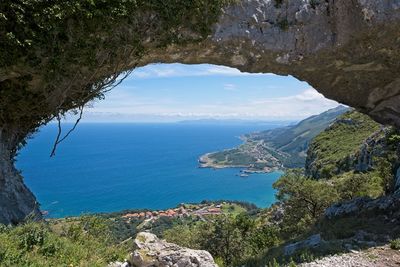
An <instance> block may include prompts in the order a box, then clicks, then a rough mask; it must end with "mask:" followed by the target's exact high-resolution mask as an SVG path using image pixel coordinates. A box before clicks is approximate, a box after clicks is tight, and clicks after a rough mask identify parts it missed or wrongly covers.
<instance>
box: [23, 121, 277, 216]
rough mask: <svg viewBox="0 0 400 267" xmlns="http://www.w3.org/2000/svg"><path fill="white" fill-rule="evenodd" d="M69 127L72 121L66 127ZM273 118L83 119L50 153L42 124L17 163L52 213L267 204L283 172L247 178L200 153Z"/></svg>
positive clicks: (52, 130) (229, 143) (48, 132)
mask: <svg viewBox="0 0 400 267" xmlns="http://www.w3.org/2000/svg"><path fill="white" fill-rule="evenodd" d="M64 127H66V128H68V127H71V125H64ZM273 127H276V125H274V124H255V125H249V124H243V125H242V124H239V125H218V124H204V123H202V124H196V123H168V124H111V123H110V124H92V123H87V124H84V123H82V124H80V125H79V126H78V128H77V129H76V131H75V132H73V133H72V134H71V135H70V137H69V138H68V139H66V140H65V141H64V142H63V143H61V144H60V145H59V147H58V149H57V154H56V156H55V157H53V158H50V157H49V155H50V152H51V147H52V144H53V142H54V139H55V136H56V134H57V132H56V125H55V124H50V125H48V126H46V127H43V128H42V129H41V130H40V132H39V133H37V134H35V136H34V137H33V138H32V139H31V140H29V142H28V145H27V146H26V147H25V148H23V149H22V150H21V152H20V154H19V156H18V158H17V167H18V168H19V169H20V170H21V171H22V174H23V176H24V177H25V181H26V183H27V185H28V186H29V188H30V189H31V190H32V191H33V193H34V194H35V195H36V196H37V198H38V200H39V202H40V203H41V208H42V210H46V211H49V216H50V217H64V216H74V215H80V214H83V213H93V212H113V211H120V210H124V209H136V208H138V209H139V208H150V209H165V208H170V207H174V206H176V205H178V204H179V203H188V202H200V201H202V200H221V199H224V200H240V201H247V202H252V203H255V204H256V205H258V206H260V207H266V206H268V205H270V204H272V203H273V202H274V190H273V188H272V184H273V183H274V181H276V180H277V179H278V178H279V176H280V175H281V174H282V173H281V172H274V173H269V174H253V175H250V176H249V177H246V178H242V177H239V176H238V173H239V171H240V170H239V169H222V170H213V169H203V168H198V161H197V160H198V158H199V156H200V155H202V154H204V153H207V152H211V151H217V150H221V149H226V148H231V147H233V146H236V145H238V144H240V143H241V140H240V139H239V138H238V137H239V136H240V135H241V134H244V133H249V132H252V131H258V130H265V129H270V128H273Z"/></svg>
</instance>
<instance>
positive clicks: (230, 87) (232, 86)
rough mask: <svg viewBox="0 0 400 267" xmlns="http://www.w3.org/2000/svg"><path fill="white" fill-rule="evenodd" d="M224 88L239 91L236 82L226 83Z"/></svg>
mask: <svg viewBox="0 0 400 267" xmlns="http://www.w3.org/2000/svg"><path fill="white" fill-rule="evenodd" d="M224 90H226V91H237V86H236V84H233V83H226V84H224Z"/></svg>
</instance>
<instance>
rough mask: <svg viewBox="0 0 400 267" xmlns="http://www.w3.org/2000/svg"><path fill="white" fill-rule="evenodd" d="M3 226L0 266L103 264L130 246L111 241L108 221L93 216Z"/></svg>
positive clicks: (124, 251) (118, 257)
mask: <svg viewBox="0 0 400 267" xmlns="http://www.w3.org/2000/svg"><path fill="white" fill-rule="evenodd" d="M2 229H3V230H2V231H0V265H1V266H105V265H106V264H108V263H109V262H110V261H116V260H123V259H124V258H125V257H126V255H127V253H128V251H129V246H130V245H131V244H128V243H127V244H122V245H118V244H117V243H115V242H113V239H112V238H111V232H110V231H109V225H108V223H107V222H106V221H105V220H104V219H102V218H100V217H96V216H84V217H81V218H79V220H76V219H74V220H69V221H68V220H67V221H66V222H63V223H62V224H61V223H50V224H45V223H27V224H24V225H20V226H17V227H11V228H8V227H3V228H2Z"/></svg>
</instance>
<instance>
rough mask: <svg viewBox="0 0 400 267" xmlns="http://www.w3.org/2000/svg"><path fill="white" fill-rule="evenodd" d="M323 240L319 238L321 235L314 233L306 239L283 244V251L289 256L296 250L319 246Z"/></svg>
mask: <svg viewBox="0 0 400 267" xmlns="http://www.w3.org/2000/svg"><path fill="white" fill-rule="evenodd" d="M323 242H324V240H323V239H322V238H321V235H320V234H315V235H312V236H310V237H309V238H307V239H306V240H302V241H299V242H296V243H292V244H289V245H287V246H285V248H284V253H285V255H286V256H290V255H292V254H293V253H295V252H296V251H298V250H302V249H309V248H316V247H318V246H320V245H321V244H322V243H323Z"/></svg>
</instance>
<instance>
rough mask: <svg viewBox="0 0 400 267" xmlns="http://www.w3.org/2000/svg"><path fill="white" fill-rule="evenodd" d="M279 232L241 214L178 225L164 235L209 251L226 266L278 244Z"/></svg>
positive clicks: (172, 239) (177, 242)
mask: <svg viewBox="0 0 400 267" xmlns="http://www.w3.org/2000/svg"><path fill="white" fill-rule="evenodd" d="M277 234H278V232H277V229H276V228H275V227H273V226H266V225H264V224H260V223H259V222H258V221H257V220H256V219H254V218H251V217H249V216H248V215H246V214H243V213H242V214H239V215H237V216H232V215H228V216H219V217H217V218H215V220H212V221H208V222H198V223H196V224H194V225H179V226H175V227H173V228H171V229H169V230H166V231H165V232H164V238H166V240H168V241H169V242H173V243H176V244H179V245H181V246H186V247H191V248H196V249H204V250H207V251H209V252H210V253H211V254H212V255H213V256H214V257H215V258H216V259H218V260H219V261H220V262H222V263H223V265H224V266H236V265H238V264H239V263H240V262H242V261H243V260H245V259H247V258H249V257H251V256H255V255H258V254H259V253H261V252H263V251H265V250H268V248H271V247H273V246H275V245H276V244H277V243H278V242H279V239H278V236H277Z"/></svg>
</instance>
